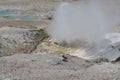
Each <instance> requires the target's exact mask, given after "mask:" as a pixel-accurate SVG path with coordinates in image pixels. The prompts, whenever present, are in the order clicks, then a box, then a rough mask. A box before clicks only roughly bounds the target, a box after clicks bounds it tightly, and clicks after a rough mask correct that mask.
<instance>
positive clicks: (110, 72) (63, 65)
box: [0, 53, 120, 80]
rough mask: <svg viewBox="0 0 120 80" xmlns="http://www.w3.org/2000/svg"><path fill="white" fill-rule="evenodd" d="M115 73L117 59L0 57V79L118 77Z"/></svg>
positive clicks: (102, 79) (118, 67)
mask: <svg viewBox="0 0 120 80" xmlns="http://www.w3.org/2000/svg"><path fill="white" fill-rule="evenodd" d="M65 59H66V60H65ZM119 75H120V64H119V63H114V64H113V63H109V62H102V63H94V62H91V61H86V60H84V59H81V58H78V57H74V56H70V55H55V54H41V53H40V54H16V55H12V56H7V57H1V58H0V80H120V76H119Z"/></svg>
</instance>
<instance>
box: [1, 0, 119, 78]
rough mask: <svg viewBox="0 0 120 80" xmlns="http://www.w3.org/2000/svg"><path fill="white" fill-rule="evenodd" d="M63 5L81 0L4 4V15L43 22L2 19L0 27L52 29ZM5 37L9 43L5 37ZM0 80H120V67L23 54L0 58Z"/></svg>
mask: <svg viewBox="0 0 120 80" xmlns="http://www.w3.org/2000/svg"><path fill="white" fill-rule="evenodd" d="M62 1H68V2H73V1H78V0H0V10H1V11H2V10H11V11H13V12H15V13H17V15H21V14H22V15H30V16H31V15H38V17H40V18H41V20H40V21H21V20H18V21H7V20H6V19H4V17H0V27H5V26H9V27H20V28H29V29H37V28H38V29H39V28H45V27H48V26H49V23H50V21H51V20H49V19H48V17H52V15H53V13H54V10H55V8H56V6H57V5H58V4H59V3H60V2H62ZM7 30H9V29H7ZM10 30H11V28H10ZM13 31H14V30H13ZM3 32H4V31H3ZM8 32H9V31H8ZM8 34H9V33H8ZM8 34H7V35H8ZM12 34H14V32H12ZM18 35H19V34H17V35H15V36H18ZM1 36H3V38H4V39H3V40H6V39H5V37H6V36H5V35H1ZM1 36H0V40H1ZM9 36H10V35H9ZM21 36H22V34H21ZM12 37H13V36H12ZM9 38H10V39H11V36H10V37H9ZM9 38H8V40H9ZM17 39H19V37H18V38H17ZM13 40H14V39H13ZM15 40H16V39H15ZM23 40H24V39H23ZM6 41H7V40H6ZM6 41H5V42H6ZM19 41H20V40H19ZM28 41H29V40H28ZM18 43H19V42H18ZM21 43H22V42H21ZM10 44H12V43H10ZM43 44H44V43H43ZM0 46H1V44H0ZM0 48H1V47H0ZM38 48H39V46H38ZM36 51H37V50H36ZM38 51H39V50H38ZM11 52H12V51H11ZM0 80H120V63H119V62H108V61H107V60H103V59H100V60H93V61H88V60H84V59H81V58H78V57H74V56H70V55H66V54H64V55H62V54H41V53H40V52H39V53H38V52H37V54H36V53H35V51H34V52H33V53H32V54H22V53H21V54H20V53H19V54H15V55H12V56H4V57H0Z"/></svg>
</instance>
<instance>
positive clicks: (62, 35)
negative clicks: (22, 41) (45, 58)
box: [47, 0, 120, 43]
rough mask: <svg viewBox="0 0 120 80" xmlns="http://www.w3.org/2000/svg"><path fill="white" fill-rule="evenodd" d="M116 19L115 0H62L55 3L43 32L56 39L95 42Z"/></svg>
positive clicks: (118, 4) (119, 6)
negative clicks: (50, 17)
mask: <svg viewBox="0 0 120 80" xmlns="http://www.w3.org/2000/svg"><path fill="white" fill-rule="evenodd" d="M119 23H120V1H119V0H81V1H80V2H78V3H67V2H64V3H61V4H60V5H59V6H58V8H57V10H56V12H55V14H54V19H53V21H52V23H51V26H50V27H48V28H47V32H48V34H49V35H50V37H51V38H52V39H53V40H55V41H57V42H62V41H66V42H68V43H70V42H72V41H76V40H84V41H87V42H88V43H98V42H100V41H101V40H102V39H103V37H104V35H105V34H106V33H108V32H109V31H110V30H111V29H112V27H116V26H118V25H119Z"/></svg>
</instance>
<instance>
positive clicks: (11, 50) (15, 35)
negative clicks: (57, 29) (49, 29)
mask: <svg viewBox="0 0 120 80" xmlns="http://www.w3.org/2000/svg"><path fill="white" fill-rule="evenodd" d="M45 35H46V34H45V33H44V31H42V30H30V29H22V28H12V27H3V28H0V56H6V55H11V54H15V53H31V52H32V51H34V49H35V48H36V46H37V45H38V44H39V43H40V42H41V40H42V39H43V38H44V37H45Z"/></svg>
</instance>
